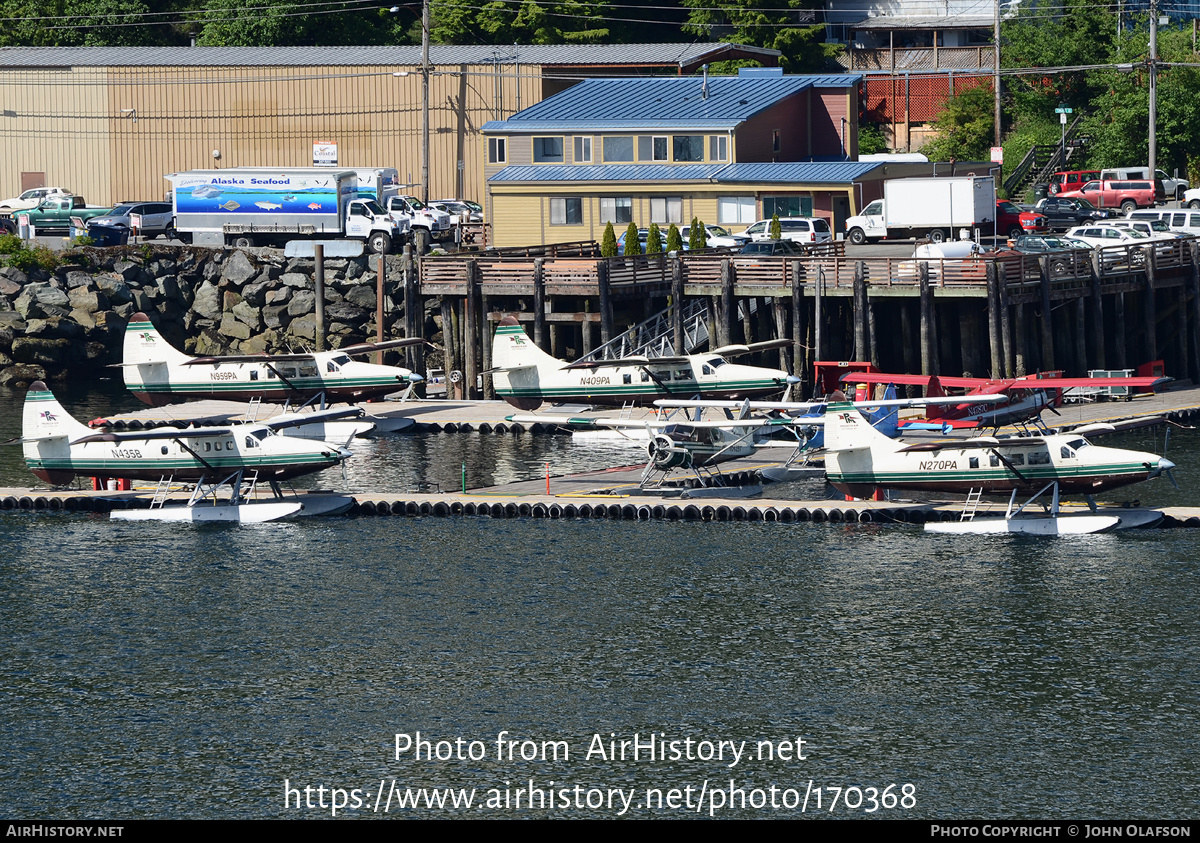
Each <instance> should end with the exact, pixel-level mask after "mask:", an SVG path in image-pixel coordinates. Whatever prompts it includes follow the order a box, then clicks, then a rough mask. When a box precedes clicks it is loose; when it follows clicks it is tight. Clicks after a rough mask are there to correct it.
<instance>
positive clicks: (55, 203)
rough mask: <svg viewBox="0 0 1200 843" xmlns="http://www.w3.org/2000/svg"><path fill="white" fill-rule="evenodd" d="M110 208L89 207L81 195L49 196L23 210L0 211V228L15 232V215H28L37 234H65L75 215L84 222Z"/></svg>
mask: <svg viewBox="0 0 1200 843" xmlns="http://www.w3.org/2000/svg"><path fill="white" fill-rule="evenodd" d="M111 210H112V209H111V208H89V207H88V206H87V205H86V204H85V203H84V201H83V197H82V196H66V195H57V196H51V197H49V198H48V199H43V200H42V203H41V204H40V205H38V206H37V207H36V208H30V209H28V210H25V211H11V212H0V228H3V229H4V230H5V231H7V232H9V233H10V234H16V233H17V228H18V225H19V223H18V221H17V217H20V216H28V217H29V224H30V225H31V226H34V228H35V229H36V231H37V233H38V234H66V233H67V232H68V231H70V230H71V218H72V217H77V218H79V219H80V220H83V221H84V222H85V223H86V222H87V221H88V220H89V219H91V218H92V217H99V216H103V215H104V214H107V213H108V212H109V211H111Z"/></svg>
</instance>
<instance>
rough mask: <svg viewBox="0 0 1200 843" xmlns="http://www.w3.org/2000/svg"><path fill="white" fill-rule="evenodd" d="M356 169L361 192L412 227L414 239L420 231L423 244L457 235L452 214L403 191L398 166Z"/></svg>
mask: <svg viewBox="0 0 1200 843" xmlns="http://www.w3.org/2000/svg"><path fill="white" fill-rule="evenodd" d="M354 172H355V174H356V175H357V176H358V195H359V196H364V197H370V198H371V199H374V200H375V201H376V202H378V203H379V204H380V205H381V206H383V208H384V210H386V211H387V212H388V213H389V214H391V216H392V219H394V220H396V222H398V223H400V224H401V225H402V226H405V227H406V228H407V229H408V230H411V231H412V233H413V235H414V240H415V239H416V235H417V234H418V232H421V236H423V237H424V239H425V244H424V245H428V244H429V243H432V242H433V241H435V240H446V239H448V238H450V237H452V236H453V235H454V229H453V228H451V221H450V215H449V214H447V213H446V212H445V211H439V210H438V209H437V208H431V207H429V206H428V205H426V204H425V203H424V202H422V201H421V200H419V199H417V198H416V197H415V196H405V195H404V194H402V193H401V192H400V174H399V171H398V170H396V168H395V167H370V168H368V169H365V170H355V171H354Z"/></svg>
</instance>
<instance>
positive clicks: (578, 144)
mask: <svg viewBox="0 0 1200 843" xmlns="http://www.w3.org/2000/svg"><path fill="white" fill-rule="evenodd" d="M575 163H576V164H590V163H592V139H591V138H575Z"/></svg>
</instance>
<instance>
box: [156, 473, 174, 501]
mask: <svg viewBox="0 0 1200 843" xmlns="http://www.w3.org/2000/svg"><path fill="white" fill-rule="evenodd" d="M174 484H175V475H174V474H171V475H163V476H162V477H160V478H158V486H156V487H155V489H154V497H153V498H151V499H150V508H151V509H162V507H163V504H165V503H166V502H167V498H168V497H169V496H170V494H171V486H173V485H174Z"/></svg>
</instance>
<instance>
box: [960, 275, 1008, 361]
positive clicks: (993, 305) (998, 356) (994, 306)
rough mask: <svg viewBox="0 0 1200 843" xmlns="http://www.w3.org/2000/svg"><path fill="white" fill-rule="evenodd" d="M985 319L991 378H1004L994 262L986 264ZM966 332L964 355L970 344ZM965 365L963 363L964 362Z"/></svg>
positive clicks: (997, 279) (998, 293)
mask: <svg viewBox="0 0 1200 843" xmlns="http://www.w3.org/2000/svg"><path fill="white" fill-rule="evenodd" d="M987 319H988V348H989V350H990V351H991V353H992V361H991V369H990V370H989V371H990V372H991V377H992V378H1002V377H1004V340H1003V338H1002V336H1001V333H1000V279H999V277H998V276H997V274H996V262H995V261H988V263H987ZM967 336H968V335H967V334H966V332H963V334H962V348H963V353H964V355H965V354H966V351H967V348H968V347H969V346H970V342H969V341H968V339H967ZM964 363H965V361H964Z"/></svg>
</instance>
